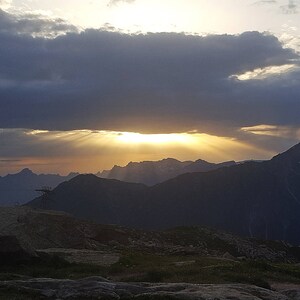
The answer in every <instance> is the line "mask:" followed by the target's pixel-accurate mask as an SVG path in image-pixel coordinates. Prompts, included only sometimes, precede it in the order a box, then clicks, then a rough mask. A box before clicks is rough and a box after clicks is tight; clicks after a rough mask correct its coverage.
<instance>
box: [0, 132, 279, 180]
mask: <svg viewBox="0 0 300 300" xmlns="http://www.w3.org/2000/svg"><path fill="white" fill-rule="evenodd" d="M0 140H5V144H1V145H2V146H1V147H0V175H1V174H5V173H7V171H8V170H15V171H18V170H20V169H21V168H22V167H24V166H27V167H30V168H32V169H33V170H35V171H37V172H49V170H50V171H52V172H61V173H68V172H70V171H74V170H75V171H79V172H98V171H99V170H101V169H103V168H111V167H112V166H113V165H114V164H119V165H126V164H127V163H128V162H129V161H140V160H158V159H163V158H166V157H170V156H172V157H175V158H178V159H181V160H186V159H187V157H188V158H189V159H193V160H196V159H198V158H199V157H201V158H202V159H207V160H210V161H225V160H232V159H240V160H242V159H248V158H249V157H251V158H270V156H271V154H275V153H276V152H275V151H274V150H272V151H266V150H263V149H260V148H258V147H253V146H252V145H251V144H247V143H245V142H239V141H237V140H234V139H231V138H226V137H217V136H212V135H207V134H203V133H197V132H190V133H176V134H168V135H152V134H149V135H141V134H139V133H128V132H114V131H103V130H102V131H95V130H94V131H92V130H73V131H45V130H44V131H42V130H29V129H3V130H2V131H1V132H0ZM1 157H10V159H1Z"/></svg>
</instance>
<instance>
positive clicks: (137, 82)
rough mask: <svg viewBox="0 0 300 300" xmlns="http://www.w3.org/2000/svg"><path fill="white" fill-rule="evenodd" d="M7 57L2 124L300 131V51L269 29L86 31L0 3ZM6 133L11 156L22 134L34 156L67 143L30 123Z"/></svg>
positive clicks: (252, 133)
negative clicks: (42, 139)
mask: <svg viewBox="0 0 300 300" xmlns="http://www.w3.org/2000/svg"><path fill="white" fill-rule="evenodd" d="M61 33H64V34H63V35H62V34H61ZM57 34H60V35H58V36H57ZM50 37H51V38H50ZM0 65H1V70H0V128H25V129H26V128H27V129H29V128H30V129H38V130H41V129H44V130H52V131H55V130H60V131H64V130H66V131H67V130H74V129H78V130H81V129H91V130H94V129H98V130H116V131H133V132H150V133H155V132H157V133H158V132H159V133H168V132H188V131H192V130H194V131H197V132H200V133H201V132H205V133H209V134H213V135H216V136H227V137H231V138H236V139H239V140H240V141H246V142H252V143H254V144H256V145H261V146H263V147H264V148H268V149H271V148H273V149H275V148H274V146H275V145H276V143H277V145H278V139H280V138H283V139H287V141H288V143H289V144H290V143H292V142H295V141H297V139H298V135H295V134H291V135H290V136H285V135H286V132H295V130H296V131H297V130H298V128H300V118H299V111H300V101H299V95H300V85H299V81H300V71H299V56H298V55H297V54H296V53H295V51H294V50H292V49H288V48H285V47H284V46H283V45H282V44H281V43H280V42H279V40H278V39H277V38H276V37H274V36H272V35H270V34H264V33H259V32H245V33H243V34H240V35H226V34H224V35H208V36H192V35H186V34H183V33H182V34H178V33H177V34H176V33H155V34H154V33H149V34H144V35H142V34H141V35H126V34H122V33H118V32H107V31H103V30H91V29H90V30H85V31H82V32H78V30H77V28H75V27H74V26H72V25H69V24H67V23H65V22H64V21H63V20H60V19H56V20H53V19H48V18H46V17H41V16H36V15H31V16H29V15H27V16H22V17H20V16H19V17H18V16H13V15H10V14H8V13H6V12H4V11H1V10H0ZM290 66H292V67H290ZM239 79H243V80H239ZM262 124H265V125H263V126H266V127H265V128H267V129H268V130H267V133H268V134H266V136H267V137H264V138H262V133H263V132H264V131H261V130H260V131H257V130H256V129H257V128H261V127H255V126H261V125H262ZM268 126H269V127H268ZM270 126H271V127H270ZM245 128H246V129H248V130H245ZM251 128H252V129H253V128H254V129H255V130H252V129H251ZM270 128H271V129H272V132H274V130H275V129H274V128H281V129H282V128H284V130H281V131H280V130H279V131H276V132H284V133H283V134H282V136H279V135H278V134H276V135H274V134H273V135H270V134H269V133H270V130H269V129H270ZM290 129H291V130H290ZM257 132H259V134H258V133H257ZM297 132H298V131H297ZM9 134H10V135H11V136H13V137H14V138H13V139H11V138H10V135H9ZM18 134H21V136H22V138H21V137H20V138H16V136H18ZM24 137H25V139H24ZM0 139H1V141H0V143H1V144H2V145H4V144H5V143H6V141H10V143H9V144H8V143H6V145H7V146H5V147H4V146H1V147H0V157H1V156H2V157H4V159H6V157H9V152H10V151H11V150H10V149H12V148H13V147H18V145H19V148H20V149H23V148H22V145H20V144H18V141H19V142H20V140H22V141H23V142H24V143H23V144H24V145H31V148H30V147H27V148H26V149H28V153H26V155H27V156H30V155H38V152H42V153H50V154H51V153H53V155H57V152H56V151H55V149H56V150H57V149H60V148H59V147H58V148H55V145H56V144H55V142H53V143H52V142H51V143H52V145H54V148H55V149H52V150H51V151H52V152H51V151H50V150H49V148H47V147H48V144H47V143H44V145H45V146H43V144H42V143H39V144H38V145H37V144H35V143H34V140H32V139H29V138H28V136H27V135H26V134H25V133H24V130H22V131H17V130H13V131H11V132H10V131H5V134H2V135H0ZM59 145H61V143H60V144H59ZM72 145H73V144H72ZM47 149H48V150H47ZM70 149H71V148H70ZM70 149H69V150H67V151H70ZM47 151H48V152H47ZM61 151H63V149H62V150H61ZM19 152H20V151H19ZM19 152H18V151H17V153H16V156H18V153H19ZM21 152H22V151H21ZM76 153H77V152H76ZM47 155H48V154H47Z"/></svg>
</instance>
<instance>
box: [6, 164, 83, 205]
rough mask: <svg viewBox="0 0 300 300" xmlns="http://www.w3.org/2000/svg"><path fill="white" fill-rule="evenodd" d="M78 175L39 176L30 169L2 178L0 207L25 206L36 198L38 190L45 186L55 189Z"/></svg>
mask: <svg viewBox="0 0 300 300" xmlns="http://www.w3.org/2000/svg"><path fill="white" fill-rule="evenodd" d="M76 175H78V173H70V174H69V175H68V176H60V175H56V174H41V175H37V174H35V173H33V172H32V171H31V170H29V169H23V170H22V171H21V172H19V173H17V174H12V175H11V174H9V175H6V176H4V177H0V205H2V206H13V205H17V204H24V203H26V202H28V201H30V200H32V199H33V198H34V197H36V195H37V192H36V191H35V190H36V189H39V188H41V187H43V186H49V187H51V188H54V187H56V186H57V185H58V184H59V183H61V182H63V181H66V180H69V179H71V178H73V177H75V176H76Z"/></svg>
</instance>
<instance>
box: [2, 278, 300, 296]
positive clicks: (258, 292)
mask: <svg viewBox="0 0 300 300" xmlns="http://www.w3.org/2000/svg"><path fill="white" fill-rule="evenodd" d="M4 288H10V289H11V290H12V289H15V290H18V291H19V292H20V293H22V291H24V292H25V291H26V293H28V292H30V291H32V292H33V293H34V294H35V295H40V299H106V300H108V299H149V300H150V299H151V300H154V299H186V300H196V299H197V300H199V299H201V300H229V299H230V300H297V299H299V298H297V297H296V298H295V297H294V295H293V294H291V295H290V294H289V293H288V291H286V292H285V295H284V294H282V293H279V292H276V291H271V290H267V289H263V288H259V287H256V286H251V285H243V284H223V285H221V284H218V285H217V284H186V283H167V284H155V283H134V284H131V283H114V282H109V281H107V280H106V279H104V278H102V277H90V278H85V279H81V280H76V281H75V280H59V279H41V278H38V279H30V280H15V281H2V282H0V289H4Z"/></svg>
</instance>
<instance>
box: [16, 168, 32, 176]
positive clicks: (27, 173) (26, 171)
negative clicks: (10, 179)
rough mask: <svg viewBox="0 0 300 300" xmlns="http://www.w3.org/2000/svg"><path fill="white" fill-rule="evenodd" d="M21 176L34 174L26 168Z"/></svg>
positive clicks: (21, 172)
mask: <svg viewBox="0 0 300 300" xmlns="http://www.w3.org/2000/svg"><path fill="white" fill-rule="evenodd" d="M19 174H20V175H32V174H34V173H33V172H32V171H31V170H30V169H28V168H24V169H23V170H22V171H20V172H19Z"/></svg>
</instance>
